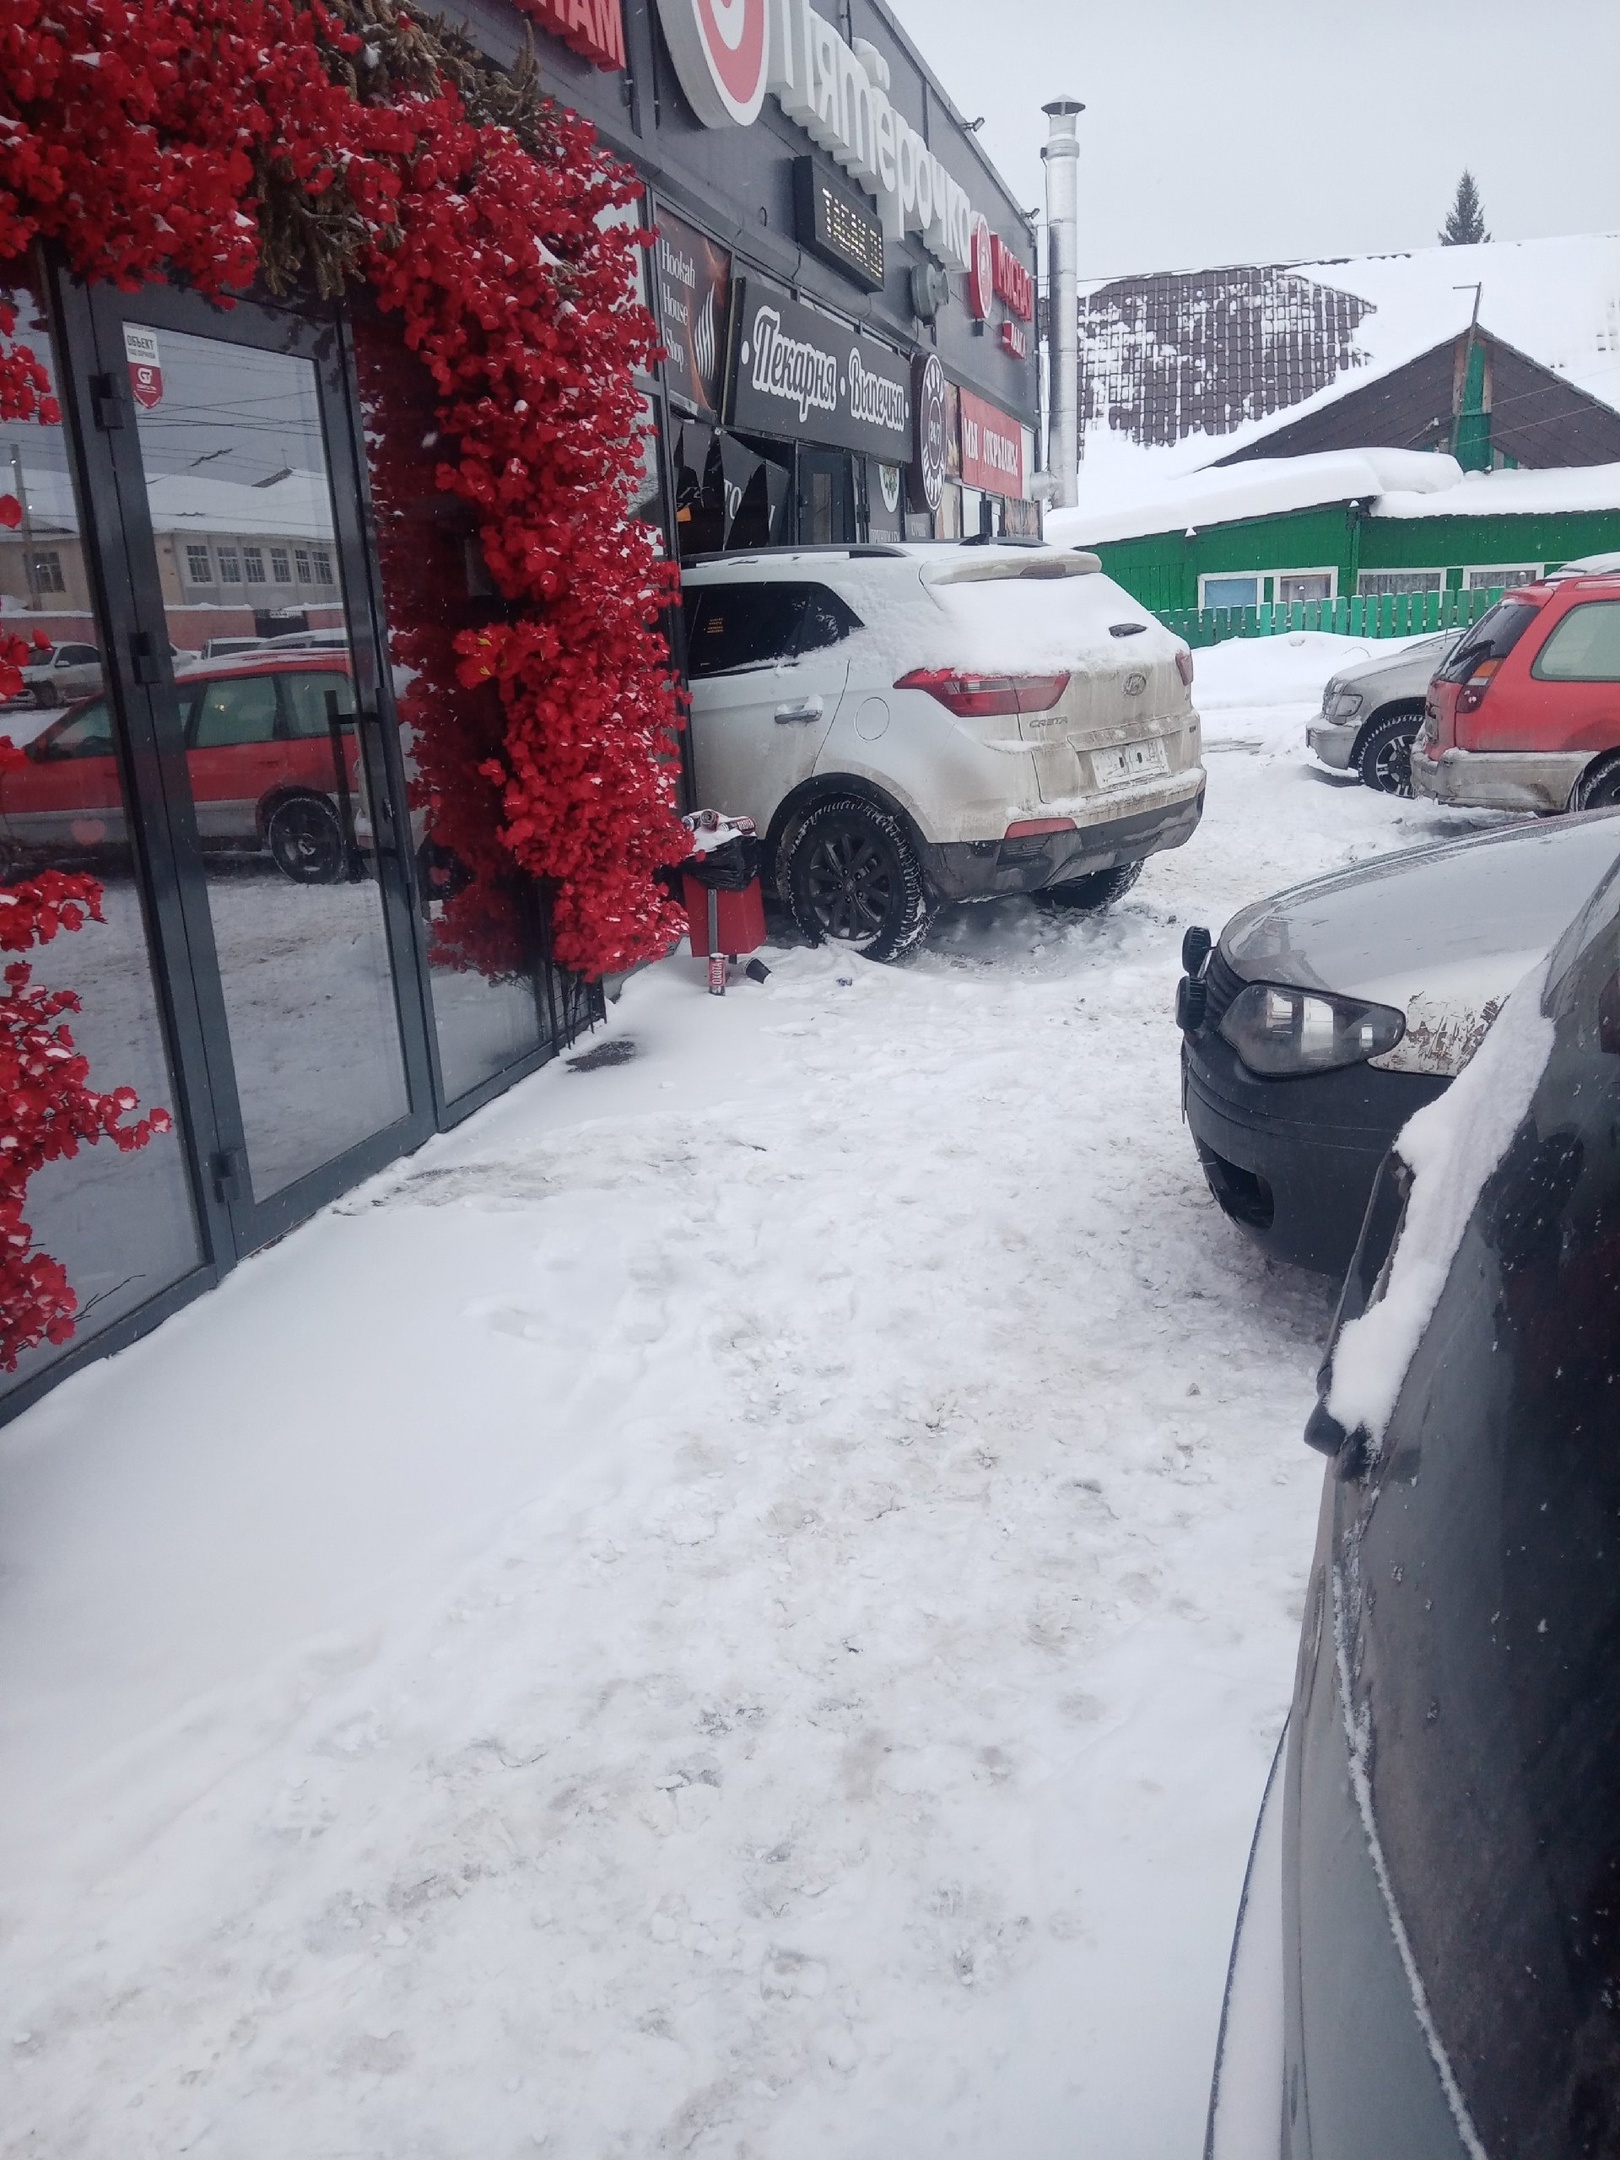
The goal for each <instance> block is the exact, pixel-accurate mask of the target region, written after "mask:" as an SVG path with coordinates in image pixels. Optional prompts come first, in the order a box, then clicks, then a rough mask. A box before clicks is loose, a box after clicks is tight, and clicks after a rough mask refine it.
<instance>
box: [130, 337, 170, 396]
mask: <svg viewBox="0 0 1620 2160" xmlns="http://www.w3.org/2000/svg"><path fill="white" fill-rule="evenodd" d="M124 358H125V359H126V360H127V361H128V362H129V387H130V393H131V395H132V396H133V398H134V400H135V402H136V404H137V405H139V406H140V408H141V410H142V411H143V412H155V411H156V410H157V408H158V406H160V405H161V404H162V403H163V361H162V356H161V355H160V354H159V352H158V341H157V332H156V331H155V330H142V329H141V328H139V327H138V325H136V324H135V323H125V325H124Z"/></svg>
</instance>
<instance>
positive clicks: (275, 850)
mask: <svg viewBox="0 0 1620 2160" xmlns="http://www.w3.org/2000/svg"><path fill="white" fill-rule="evenodd" d="M264 837H265V844H266V845H267V846H268V848H269V850H270V853H271V856H272V858H273V859H274V862H275V865H276V868H277V869H278V870H279V871H280V872H281V873H282V875H283V877H289V878H291V879H292V881H293V883H294V884H295V885H335V884H336V883H337V881H338V879H339V878H340V877H341V876H342V875H343V828H342V826H341V825H340V824H339V823H338V815H337V812H336V811H335V810H334V809H333V808H332V805H331V804H330V803H328V802H322V800H321V799H320V797H319V796H318V795H294V796H293V797H291V799H290V800H289V801H287V802H284V803H278V804H277V805H276V807H275V809H274V810H273V811H272V812H271V813H270V822H269V824H268V825H267V826H266V828H265V835H264Z"/></svg>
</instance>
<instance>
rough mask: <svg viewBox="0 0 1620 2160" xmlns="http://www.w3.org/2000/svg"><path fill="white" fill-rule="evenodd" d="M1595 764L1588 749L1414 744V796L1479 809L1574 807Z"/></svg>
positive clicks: (1560, 808) (1547, 809)
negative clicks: (1575, 792)
mask: <svg viewBox="0 0 1620 2160" xmlns="http://www.w3.org/2000/svg"><path fill="white" fill-rule="evenodd" d="M1590 763H1591V758H1590V757H1589V755H1588V754H1587V752H1586V751H1584V750H1442V751H1441V753H1440V755H1439V756H1438V757H1431V756H1430V754H1429V752H1428V751H1427V750H1426V749H1425V748H1424V745H1423V741H1422V738H1421V737H1420V738H1419V739H1418V741H1417V742H1415V743H1414V744H1413V746H1412V792H1413V794H1414V795H1420V796H1422V797H1423V798H1424V800H1425V801H1427V802H1440V803H1460V804H1463V805H1465V806H1466V807H1468V808H1470V809H1474V810H1542V811H1553V812H1557V811H1560V810H1567V809H1568V808H1569V797H1570V790H1571V789H1572V788H1573V787H1574V785H1575V783H1576V781H1577V780H1579V778H1580V777H1581V774H1582V773H1583V772H1585V770H1586V768H1587V766H1588V765H1589V764H1590Z"/></svg>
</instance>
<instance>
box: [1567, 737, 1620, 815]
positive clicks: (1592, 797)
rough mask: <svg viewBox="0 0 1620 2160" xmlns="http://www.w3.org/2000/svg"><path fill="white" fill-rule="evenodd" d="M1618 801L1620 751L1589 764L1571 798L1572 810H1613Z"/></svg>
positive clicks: (1619, 795)
mask: <svg viewBox="0 0 1620 2160" xmlns="http://www.w3.org/2000/svg"><path fill="white" fill-rule="evenodd" d="M1616 803H1620V751H1614V752H1611V754H1610V755H1609V756H1608V757H1605V758H1599V759H1598V761H1597V763H1596V764H1595V765H1589V766H1588V767H1587V768H1586V770H1585V772H1583V773H1582V774H1581V777H1580V778H1579V780H1577V781H1576V783H1575V787H1574V791H1573V793H1572V794H1571V796H1570V798H1569V807H1570V808H1571V809H1572V810H1612V809H1613V808H1614V806H1615V804H1616Z"/></svg>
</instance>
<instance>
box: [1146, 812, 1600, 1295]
mask: <svg viewBox="0 0 1620 2160" xmlns="http://www.w3.org/2000/svg"><path fill="white" fill-rule="evenodd" d="M1617 854H1620V824H1617V823H1616V822H1615V820H1614V814H1613V813H1612V812H1611V813H1606V814H1599V813H1593V814H1591V815H1588V816H1584V817H1578V818H1570V819H1567V820H1561V821H1560V822H1558V823H1557V824H1546V823H1542V824H1522V825H1515V826H1512V827H1508V828H1505V829H1503V830H1500V831H1496V832H1491V833H1485V834H1475V835H1472V836H1470V837H1469V838H1466V839H1463V840H1457V841H1447V842H1444V843H1442V844H1441V845H1439V846H1435V847H1424V848H1413V849H1408V850H1406V851H1405V852H1404V853H1402V854H1398V855H1388V856H1382V857H1379V858H1378V859H1377V860H1375V861H1373V862H1370V863H1361V864H1358V865H1357V866H1356V867H1355V868H1354V869H1352V870H1344V871H1338V872H1336V873H1335V874H1334V875H1332V876H1331V877H1326V878H1317V879H1315V880H1313V881H1312V882H1311V883H1310V884H1308V885H1300V886H1296V887H1294V888H1293V889H1292V890H1291V891H1289V892H1285V893H1280V894H1278V895H1276V896H1275V897H1274V898H1272V899H1269V900H1264V901H1259V902H1257V903H1255V905H1253V906H1252V907H1248V908H1245V909H1243V910H1242V911H1241V913H1239V914H1237V915H1235V916H1233V918H1232V920H1231V921H1230V922H1229V923H1228V924H1227V926H1226V928H1225V929H1224V930H1223V931H1222V933H1221V936H1220V939H1219V942H1218V943H1217V944H1216V945H1215V947H1214V948H1213V950H1212V951H1211V952H1210V953H1209V956H1208V959H1207V962H1201V964H1200V966H1199V967H1198V969H1197V970H1196V972H1195V974H1194V976H1193V977H1192V978H1191V982H1190V983H1189V984H1186V985H1184V987H1183V991H1182V994H1181V997H1180V999H1179V1000H1178V1017H1179V1018H1180V1019H1181V1021H1182V1026H1183V1033H1182V1103H1183V1108H1184V1110H1185V1113H1186V1118H1187V1123H1188V1125H1189V1127H1190V1128H1191V1131H1192V1136H1193V1141H1194V1144H1195V1146H1196V1148H1197V1150H1198V1157H1199V1161H1200V1163H1201V1164H1202V1166H1203V1169H1204V1174H1205V1177H1206V1178H1207V1180H1208V1183H1209V1187H1210V1190H1211V1192H1212V1193H1213V1194H1214V1197H1215V1199H1216V1201H1217V1202H1218V1203H1219V1205H1220V1207H1221V1209H1222V1210H1223V1212H1224V1213H1225V1214H1226V1215H1227V1216H1229V1217H1230V1218H1231V1220H1232V1221H1234V1222H1236V1223H1238V1224H1239V1225H1240V1226H1241V1227H1242V1228H1243V1229H1245V1230H1246V1231H1248V1232H1249V1233H1250V1234H1251V1235H1252V1236H1253V1237H1255V1238H1257V1239H1259V1240H1260V1241H1261V1242H1262V1243H1263V1244H1264V1245H1265V1246H1266V1248H1267V1250H1268V1251H1270V1252H1272V1253H1274V1254H1275V1255H1276V1256H1277V1257H1278V1258H1279V1259H1284V1260H1288V1261H1291V1262H1293V1263H1294V1264H1295V1265H1297V1266H1301V1267H1307V1268H1312V1269H1316V1270H1318V1271H1320V1272H1322V1273H1326V1274H1341V1273H1342V1272H1343V1270H1344V1267H1345V1265H1346V1263H1347V1261H1348V1260H1349V1257H1350V1254H1351V1252H1352V1251H1353V1250H1354V1247H1355V1242H1356V1237H1357V1234H1358V1232H1359V1230H1360V1228H1361V1220H1362V1217H1363V1215H1364V1214H1365V1212H1366V1207H1367V1197H1368V1194H1369V1193H1370V1191H1371V1190H1372V1184H1373V1180H1374V1178H1375V1177H1376V1176H1377V1174H1378V1168H1379V1165H1380V1164H1381V1163H1382V1161H1383V1159H1384V1157H1385V1155H1386V1154H1387V1152H1388V1150H1389V1147H1390V1144H1391V1142H1392V1141H1393V1140H1394V1138H1395V1135H1396V1134H1397V1133H1398V1132H1399V1131H1400V1129H1401V1127H1402V1126H1403V1125H1404V1124H1405V1123H1406V1121H1407V1119H1408V1118H1409V1117H1411V1116H1412V1115H1413V1113H1414V1112H1415V1111H1417V1110H1420V1109H1421V1108H1422V1107H1423V1105H1424V1104H1425V1103H1427V1102H1431V1101H1433V1099H1434V1098H1435V1097H1436V1096H1437V1095H1440V1094H1443V1093H1444V1091H1445V1089H1446V1088H1447V1087H1448V1086H1449V1085H1450V1084H1451V1081H1452V1079H1453V1078H1454V1077H1455V1075H1456V1073H1457V1072H1458V1071H1460V1070H1461V1068H1462V1066H1463V1065H1464V1064H1465V1063H1466V1062H1467V1059H1468V1057H1469V1056H1470V1055H1471V1054H1472V1052H1473V1050H1474V1049H1475V1047H1476V1046H1477V1044H1478V1043H1479V1041H1480V1040H1481V1039H1482V1038H1483V1036H1484V1034H1485V1031H1486V1029H1487V1028H1488V1027H1489V1025H1490V1023H1491V1020H1492V1018H1493V1017H1494V1015H1495V1013H1496V1011H1497V1010H1498V1008H1499V1006H1500V1004H1501V1002H1502V1000H1503V999H1504V998H1506V996H1507V995H1508V993H1509V991H1510V990H1511V989H1512V988H1513V986H1514V984H1515V983H1516V982H1517V981H1518V980H1519V978H1520V977H1521V976H1522V975H1523V974H1524V972H1525V970H1526V969H1527V968H1528V967H1530V966H1531V965H1532V964H1533V963H1534V962H1535V961H1536V960H1538V959H1540V958H1541V957H1543V956H1544V955H1545V954H1546V953H1547V951H1548V950H1549V949H1550V948H1551V946H1552V944H1553V942H1554V940H1555V939H1556V938H1557V937H1558V935H1559V933H1560V932H1561V931H1562V929H1563V927H1564V925H1565V924H1566V923H1567V922H1568V921H1569V919H1570V916H1571V915H1572V913H1573V912H1574V910H1575V909H1576V908H1577V907H1578V906H1579V905H1580V904H1581V902H1582V901H1583V900H1584V898H1585V897H1586V895H1587V894H1588V893H1589V892H1590V891H1591V890H1592V888H1593V886H1594V885H1595V884H1596V883H1597V881H1598V880H1599V878H1601V877H1602V876H1603V874H1604V872H1605V871H1606V870H1607V869H1608V867H1609V865H1610V864H1611V863H1612V862H1613V861H1614V859H1615V857H1616V855H1617ZM1186 957H1192V955H1190V954H1189V955H1187V956H1186ZM1256 984H1265V985H1270V984H1275V985H1279V986H1286V987H1292V988H1295V989H1299V990H1302V991H1306V992H1311V993H1315V994H1317V995H1319V996H1323V997H1331V998H1337V999H1342V1000H1360V1001H1363V1002H1364V1003H1365V1004H1366V1005H1367V1006H1368V1007H1370V1008H1373V1009H1375V1010H1377V1011H1380V1012H1385V1013H1390V1014H1395V1015H1398V1016H1399V1022H1400V1039H1399V1041H1398V1042H1396V1043H1395V1044H1394V1045H1393V1046H1392V1047H1391V1048H1389V1049H1388V1050H1385V1051H1383V1052H1381V1053H1379V1054H1376V1055H1373V1056H1370V1057H1367V1058H1365V1059H1361V1060H1358V1061H1356V1062H1352V1063H1346V1064H1342V1065H1340V1066H1338V1067H1336V1068H1334V1069H1330V1070H1323V1071H1309V1072H1300V1073H1297V1074H1287V1075H1281V1076H1279V1075H1277V1074H1275V1073H1265V1072H1260V1071H1256V1070H1254V1069H1252V1068H1251V1066H1250V1065H1249V1064H1248V1063H1246V1062H1245V1059H1244V1057H1243V1056H1242V1055H1240V1053H1239V1049H1238V1048H1237V1047H1235V1046H1234V1044H1233V1043H1232V1042H1231V1041H1230V1040H1229V1039H1228V1033H1229V1032H1230V1022H1229V1021H1228V1015H1229V1014H1230V1012H1231V1010H1232V1008H1233V1006H1234V1005H1235V1003H1236V1001H1237V1000H1238V998H1239V997H1241V996H1242V994H1243V993H1244V991H1245V990H1247V989H1249V988H1250V986H1252V985H1256ZM1193 985H1196V994H1193ZM1223 1023H1225V1024H1226V1026H1227V1029H1228V1033H1223Z"/></svg>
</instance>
